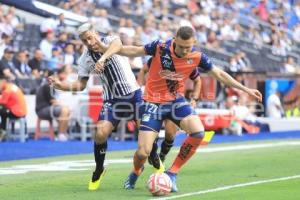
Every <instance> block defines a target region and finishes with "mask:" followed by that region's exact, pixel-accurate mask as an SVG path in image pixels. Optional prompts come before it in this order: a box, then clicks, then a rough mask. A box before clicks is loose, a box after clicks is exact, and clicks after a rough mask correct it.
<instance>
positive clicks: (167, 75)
mask: <svg viewBox="0 0 300 200" xmlns="http://www.w3.org/2000/svg"><path fill="white" fill-rule="evenodd" d="M159 75H160V77H162V78H163V79H168V80H172V81H180V80H182V79H183V78H184V75H182V74H179V73H176V72H172V71H170V70H161V71H160V72H159Z"/></svg>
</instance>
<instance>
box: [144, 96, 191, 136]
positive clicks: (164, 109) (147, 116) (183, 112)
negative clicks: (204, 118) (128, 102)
mask: <svg viewBox="0 0 300 200" xmlns="http://www.w3.org/2000/svg"><path fill="white" fill-rule="evenodd" d="M191 114H195V111H194V109H193V108H192V106H191V105H190V103H189V102H187V100H186V99H185V98H184V97H177V98H176V99H175V100H174V101H172V102H168V103H164V104H156V103H150V102H143V104H142V105H141V107H140V116H141V126H140V130H145V131H149V130H151V131H155V132H159V131H160V129H161V126H162V122H163V120H165V119H170V120H172V121H173V122H174V123H175V124H177V125H178V126H179V125H180V121H181V120H182V119H183V118H185V117H187V116H189V115H191Z"/></svg>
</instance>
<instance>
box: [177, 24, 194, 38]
mask: <svg viewBox="0 0 300 200" xmlns="http://www.w3.org/2000/svg"><path fill="white" fill-rule="evenodd" d="M194 36H195V31H194V29H193V28H192V27H190V26H182V27H180V28H179V29H178V30H177V33H176V37H180V38H181V39H183V40H188V39H190V38H192V37H194Z"/></svg>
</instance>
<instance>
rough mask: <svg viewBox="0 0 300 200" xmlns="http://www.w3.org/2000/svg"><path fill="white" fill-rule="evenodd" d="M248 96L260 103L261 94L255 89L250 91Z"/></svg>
mask: <svg viewBox="0 0 300 200" xmlns="http://www.w3.org/2000/svg"><path fill="white" fill-rule="evenodd" d="M248 94H249V95H250V96H252V97H254V98H255V99H256V100H257V101H259V102H262V94H261V93H260V91H258V90H256V89H250V90H249V91H248Z"/></svg>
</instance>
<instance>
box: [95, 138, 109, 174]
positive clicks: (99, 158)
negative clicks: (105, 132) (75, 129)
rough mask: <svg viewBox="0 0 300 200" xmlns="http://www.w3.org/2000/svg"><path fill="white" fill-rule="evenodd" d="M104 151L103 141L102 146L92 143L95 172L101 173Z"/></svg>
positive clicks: (105, 146) (104, 144)
mask: <svg viewBox="0 0 300 200" xmlns="http://www.w3.org/2000/svg"><path fill="white" fill-rule="evenodd" d="M106 149H107V141H105V142H104V143H103V144H96V142H94V156H95V162H96V170H95V172H102V170H103V164H104V160H105V155H106Z"/></svg>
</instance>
